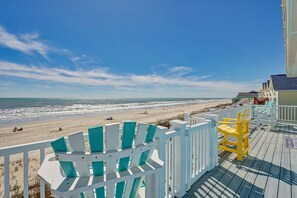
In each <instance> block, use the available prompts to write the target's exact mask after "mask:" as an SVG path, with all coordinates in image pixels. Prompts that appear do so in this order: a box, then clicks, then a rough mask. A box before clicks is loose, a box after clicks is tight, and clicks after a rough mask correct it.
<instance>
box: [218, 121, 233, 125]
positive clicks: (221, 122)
mask: <svg viewBox="0 0 297 198" xmlns="http://www.w3.org/2000/svg"><path fill="white" fill-rule="evenodd" d="M218 124H236V122H224V121H218Z"/></svg>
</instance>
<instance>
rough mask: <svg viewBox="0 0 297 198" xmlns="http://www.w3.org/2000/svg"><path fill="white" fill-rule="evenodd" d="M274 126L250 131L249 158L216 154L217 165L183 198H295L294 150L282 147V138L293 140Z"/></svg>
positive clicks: (296, 163)
mask: <svg viewBox="0 0 297 198" xmlns="http://www.w3.org/2000/svg"><path fill="white" fill-rule="evenodd" d="M282 129H283V128H282V127H277V128H276V130H274V131H270V127H269V126H261V127H259V129H256V128H255V127H254V126H253V127H252V128H251V137H250V155H249V156H248V157H245V158H244V160H243V161H242V162H241V161H238V160H237V159H236V155H235V154H231V153H229V152H222V153H220V154H219V165H218V166H217V167H216V168H215V169H213V170H212V171H210V172H208V173H206V174H205V175H203V176H202V177H201V178H200V179H199V180H198V181H197V182H196V183H194V184H193V185H192V186H191V189H190V190H189V191H188V192H187V194H186V195H185V196H184V197H263V196H264V197H297V174H296V172H297V149H290V148H286V147H285V144H284V139H285V137H290V138H297V133H288V132H284V130H282Z"/></svg>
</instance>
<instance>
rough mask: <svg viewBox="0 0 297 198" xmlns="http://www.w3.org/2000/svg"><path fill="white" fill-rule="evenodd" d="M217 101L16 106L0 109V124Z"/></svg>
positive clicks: (195, 100)
mask: <svg viewBox="0 0 297 198" xmlns="http://www.w3.org/2000/svg"><path fill="white" fill-rule="evenodd" d="M213 101H218V99H207V100H206V99H194V100H184V101H182V100H177V101H174V100H172V101H146V102H129V103H116V104H113V103H107V104H83V103H77V104H70V105H60V104H57V105H53V104H51V105H44V106H37V107H34V106H33V107H32V106H30V107H17V108H12V107H10V108H2V109H0V124H7V123H15V122H19V121H25V120H30V121H31V120H38V119H44V118H49V117H57V116H71V115H84V114H91V113H100V114H105V113H109V112H116V111H117V112H118V111H130V110H136V109H151V108H158V107H168V106H176V105H188V104H198V103H204V102H213Z"/></svg>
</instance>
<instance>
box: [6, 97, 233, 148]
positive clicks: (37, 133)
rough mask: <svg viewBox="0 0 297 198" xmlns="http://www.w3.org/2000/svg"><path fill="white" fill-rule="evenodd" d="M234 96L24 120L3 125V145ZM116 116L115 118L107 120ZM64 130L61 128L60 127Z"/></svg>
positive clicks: (173, 112)
mask: <svg viewBox="0 0 297 198" xmlns="http://www.w3.org/2000/svg"><path fill="white" fill-rule="evenodd" d="M230 102H231V101H230V100H221V101H218V102H209V103H202V104H192V105H179V106H170V107H164V108H162V107H161V108H154V109H147V112H148V113H147V114H144V112H145V111H146V109H137V110H133V111H126V112H118V113H116V112H114V113H111V114H103V115H102V114H98V115H96V114H95V115H94V114H92V115H84V116H76V117H71V118H63V119H54V120H49V121H44V120H43V121H36V122H28V123H22V124H20V125H19V126H17V127H18V128H20V127H22V128H23V131H18V132H12V131H13V128H14V127H15V125H9V126H4V127H1V128H0V137H1V138H0V147H6V146H12V145H18V144H25V143H30V142H36V141H42V140H48V139H53V138H58V137H61V136H65V135H67V134H70V133H73V132H76V131H84V132H87V129H88V128H89V127H92V126H97V125H104V124H107V123H115V122H122V121H124V120H135V121H137V122H147V123H154V122H157V120H161V119H169V118H172V117H174V116H177V115H178V114H183V113H184V112H189V113H190V112H192V111H198V110H201V109H203V108H207V107H214V106H216V105H219V104H225V103H230ZM110 116H112V118H113V120H106V118H107V117H110ZM60 127H61V128H62V131H59V128H60Z"/></svg>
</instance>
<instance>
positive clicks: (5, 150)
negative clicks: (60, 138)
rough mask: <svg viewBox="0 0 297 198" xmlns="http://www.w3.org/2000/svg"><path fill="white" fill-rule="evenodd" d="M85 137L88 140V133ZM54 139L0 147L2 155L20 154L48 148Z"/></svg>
mask: <svg viewBox="0 0 297 198" xmlns="http://www.w3.org/2000/svg"><path fill="white" fill-rule="evenodd" d="M84 138H85V140H87V138H88V135H87V134H84ZM65 139H68V137H65ZM54 140H55V139H50V140H45V141H39V142H32V143H26V144H19V145H14V146H8V147H2V148H0V157H2V156H6V155H13V154H18V153H23V152H28V151H34V150H38V149H42V148H48V147H51V145H50V143H51V142H52V141H54Z"/></svg>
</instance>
